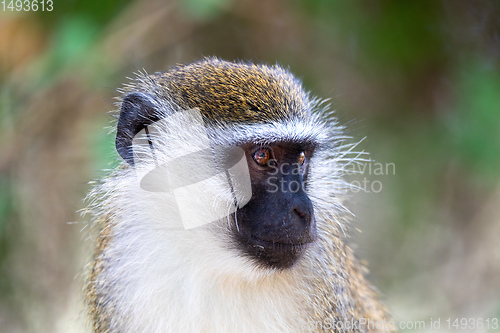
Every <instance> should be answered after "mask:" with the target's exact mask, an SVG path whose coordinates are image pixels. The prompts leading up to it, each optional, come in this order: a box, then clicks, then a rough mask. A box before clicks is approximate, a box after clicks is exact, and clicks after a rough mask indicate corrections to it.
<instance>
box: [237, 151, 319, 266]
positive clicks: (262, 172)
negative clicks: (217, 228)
mask: <svg viewBox="0 0 500 333" xmlns="http://www.w3.org/2000/svg"><path fill="white" fill-rule="evenodd" d="M243 148H244V150H245V152H246V156H247V162H248V167H249V170H250V178H251V182H252V198H251V199H250V201H249V202H248V203H247V204H246V205H245V206H243V207H242V208H240V209H238V211H237V214H236V217H235V221H234V226H233V230H232V231H233V234H234V236H235V239H236V245H237V247H238V248H239V249H240V250H241V251H243V252H244V253H245V254H246V255H247V256H249V257H251V258H252V259H255V261H256V262H257V263H258V264H260V265H263V266H266V267H271V268H278V269H284V268H288V267H291V266H292V265H293V264H294V263H295V262H296V261H297V260H298V259H299V258H300V257H301V255H302V253H303V252H304V250H305V249H306V248H307V246H308V245H309V244H310V243H312V242H314V241H315V239H316V223H315V219H314V211H313V205H312V203H311V200H310V199H309V197H308V196H307V193H306V184H307V173H308V166H309V163H308V162H309V159H310V158H311V156H312V153H313V146H312V145H310V144H297V143H288V142H287V143H276V144H273V145H265V146H263V145H259V146H255V145H251V144H249V145H245V146H243Z"/></svg>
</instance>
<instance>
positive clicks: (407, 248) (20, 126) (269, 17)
mask: <svg viewBox="0 0 500 333" xmlns="http://www.w3.org/2000/svg"><path fill="white" fill-rule="evenodd" d="M53 8H54V10H53V11H51V12H47V11H45V12H42V11H41V10H40V9H39V11H38V12H16V11H15V10H14V11H10V10H9V9H6V10H5V11H3V10H0V85H1V91H0V330H1V331H2V332H82V330H83V329H82V327H83V326H82V322H84V318H85V315H84V313H83V310H82V305H81V299H80V298H81V292H82V275H83V274H84V272H85V264H86V262H87V260H88V256H89V255H90V253H91V244H92V242H91V241H90V240H89V239H87V235H88V233H87V232H86V228H87V227H86V224H85V223H84V222H83V221H84V220H85V219H83V218H81V217H80V216H79V214H78V213H77V210H78V209H81V208H83V207H85V203H84V202H83V199H84V197H85V194H86V192H87V191H88V190H89V188H90V185H88V181H90V180H92V179H96V178H99V177H101V176H102V175H103V174H105V172H104V171H102V169H106V168H108V169H109V168H112V167H113V166H114V165H116V160H117V154H116V153H115V151H114V147H113V141H114V138H113V135H112V134H110V129H109V128H106V127H107V126H109V124H110V120H111V116H110V115H109V113H108V111H111V110H112V109H113V108H114V106H113V97H114V96H116V95H117V92H116V88H118V87H120V86H121V85H122V84H123V83H124V82H126V81H127V79H126V77H127V76H131V75H132V73H133V72H136V71H138V70H142V69H143V68H144V69H145V70H146V71H148V72H150V73H151V72H154V71H157V70H163V69H166V68H168V67H170V66H172V65H175V64H177V63H188V62H191V61H193V60H196V59H200V58H201V57H203V56H212V55H215V56H218V57H221V58H224V59H228V60H238V59H241V60H251V61H255V62H264V63H271V64H274V63H279V64H281V65H283V66H286V67H289V68H290V70H291V71H292V72H293V73H295V74H296V75H297V76H298V77H300V78H301V79H302V80H303V82H304V84H305V86H306V88H307V89H308V90H311V91H312V92H313V93H314V94H315V95H317V96H319V97H321V98H330V99H331V102H332V106H333V108H334V109H335V110H336V111H337V116H338V118H339V120H340V122H341V123H342V124H345V125H346V126H347V127H348V131H349V135H351V136H353V137H354V140H360V139H362V138H363V137H366V138H365V139H364V140H363V142H362V143H361V144H360V145H359V149H363V150H366V151H368V152H369V153H370V156H371V159H373V160H374V161H375V162H377V163H380V164H382V165H388V164H390V163H393V165H394V172H389V173H387V172H386V173H383V174H378V173H376V172H366V171H365V173H364V174H362V175H358V176H357V177H358V178H357V179H358V180H367V181H368V184H373V185H375V184H377V185H382V186H381V187H380V188H378V187H377V188H372V187H368V188H367V191H366V193H356V194H353V195H352V197H351V200H350V204H349V207H350V209H351V210H352V211H353V212H354V214H355V215H356V217H355V218H354V221H353V228H352V231H351V235H352V237H351V239H350V240H349V241H350V242H351V243H352V246H353V247H354V248H355V252H356V253H357V254H358V255H359V256H360V257H361V258H363V259H366V261H367V262H368V263H369V268H370V275H369V277H370V279H371V281H372V282H373V283H374V284H375V285H376V286H377V288H378V289H379V290H380V291H381V294H382V295H383V299H384V301H385V303H386V304H387V305H388V306H389V308H390V309H391V311H392V312H393V313H394V316H395V318H396V319H397V320H403V321H414V320H424V321H427V322H428V321H429V320H430V318H433V319H436V318H442V319H441V325H442V329H443V325H444V320H446V318H448V317H451V318H455V317H459V318H461V317H466V318H485V319H486V318H494V317H496V318H500V297H499V296H500V242H499V238H500V2H499V1H495V0H491V1H488V0H477V1H453V0H442V1H439V0H420V1H416V0H415V1H389V0H387V1H383V0H370V1H357V0H352V1H349V0H342V1H340V0H336V1H334V0H309V1H298V0H295V1H285V0H276V1H268V0H240V1H236V0H186V1H181V0H170V1H162V0H144V1H117V0H108V1H76V0H66V1H55V3H54V6H53ZM372 164H373V163H372ZM359 177H361V178H359ZM374 190H375V191H374ZM357 229H360V230H361V231H362V232H358V230H357ZM428 328H429V327H428V326H427V327H426V329H425V330H419V331H429V329H428ZM444 331H446V329H445V330H444ZM476 331H477V332H483V331H488V330H486V329H482V330H476ZM492 331H493V330H492Z"/></svg>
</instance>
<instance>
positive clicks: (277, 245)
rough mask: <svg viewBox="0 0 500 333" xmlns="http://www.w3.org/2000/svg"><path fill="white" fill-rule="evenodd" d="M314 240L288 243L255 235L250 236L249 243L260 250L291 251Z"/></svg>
mask: <svg viewBox="0 0 500 333" xmlns="http://www.w3.org/2000/svg"><path fill="white" fill-rule="evenodd" d="M313 241H314V240H313V239H311V240H310V241H306V242H296V243H294V242H289V243H284V242H273V241H266V240H263V239H261V238H257V237H255V236H251V237H250V240H249V243H251V245H252V246H253V247H255V248H258V249H261V250H266V249H270V250H272V251H276V250H278V251H293V250H303V249H305V248H306V247H307V245H308V244H310V243H312V242H313Z"/></svg>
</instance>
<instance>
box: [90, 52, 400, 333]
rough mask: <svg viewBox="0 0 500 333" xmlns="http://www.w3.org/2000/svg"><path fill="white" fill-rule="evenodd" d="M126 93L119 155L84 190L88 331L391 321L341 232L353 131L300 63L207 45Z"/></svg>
mask: <svg viewBox="0 0 500 333" xmlns="http://www.w3.org/2000/svg"><path fill="white" fill-rule="evenodd" d="M122 93H123V96H122V97H121V99H120V102H119V106H120V115H119V119H118V123H117V135H116V148H117V150H118V152H119V154H120V156H121V157H122V158H123V160H124V162H123V163H122V165H121V166H120V167H119V168H117V169H116V170H115V171H114V172H113V174H112V175H111V176H110V177H108V178H107V179H105V180H103V182H102V184H100V186H99V187H97V188H96V189H95V190H94V191H93V193H92V194H91V198H92V203H91V207H90V208H91V210H92V212H93V214H94V220H95V222H94V224H95V225H96V226H97V228H98V229H99V236H98V241H97V247H96V252H95V258H94V261H93V264H92V269H91V273H90V278H89V283H88V287H87V288H88V289H87V291H88V301H89V307H90V316H91V320H92V323H93V329H94V331H95V332H100V333H101V332H175V333H177V332H178V333H185V332H251V333H256V332H273V333H274V332H372V331H373V332H374V331H391V330H392V327H390V326H388V325H387V322H388V321H389V320H390V318H388V316H387V313H386V310H385V308H384V306H383V305H381V303H379V301H378V300H377V297H376V293H375V292H374V291H373V290H372V288H371V287H370V285H369V284H368V283H367V281H366V280H365V278H364V276H363V272H364V270H365V269H364V268H363V266H361V265H360V264H359V263H358V262H357V260H356V259H355V257H354V256H353V254H352V252H351V250H350V249H349V247H348V246H346V245H345V244H344V241H343V236H344V230H345V229H346V223H348V215H349V214H348V213H347V210H346V209H345V208H344V206H343V201H344V198H345V197H346V192H347V189H348V188H349V185H348V184H347V183H346V182H345V181H344V180H343V179H342V173H343V172H342V170H343V169H344V168H345V167H346V165H347V163H351V162H353V159H355V157H352V156H349V153H350V150H351V148H352V146H349V145H346V144H344V142H345V136H344V134H343V131H342V128H341V127H340V126H338V125H337V123H336V122H335V120H334V118H333V117H332V116H331V112H330V111H328V108H327V107H325V106H323V104H322V102H320V101H319V100H317V99H315V98H312V97H311V96H310V95H309V93H307V92H306V91H305V90H304V89H303V87H302V85H301V83H300V82H299V81H298V80H297V79H296V78H295V77H294V76H293V75H292V74H291V73H289V72H288V71H287V70H285V69H283V68H281V67H279V66H266V65H255V64H251V63H244V62H239V63H232V62H226V61H222V60H219V59H217V58H206V59H204V60H201V61H199V62H195V63H192V64H188V65H179V66H177V67H174V68H172V69H170V70H168V71H165V72H159V73H155V74H152V75H147V74H140V75H138V77H137V78H135V79H134V80H133V81H132V82H131V83H130V84H129V85H127V86H126V87H125V88H124V89H123V91H122ZM383 323H386V324H385V325H383Z"/></svg>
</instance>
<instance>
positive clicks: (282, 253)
mask: <svg viewBox="0 0 500 333" xmlns="http://www.w3.org/2000/svg"><path fill="white" fill-rule="evenodd" d="M313 241H314V239H310V240H308V241H305V242H304V241H300V242H299V241H297V242H276V241H267V240H263V239H261V238H258V237H255V236H250V237H248V238H246V239H245V240H243V239H240V244H241V245H240V248H241V249H242V250H243V251H244V252H245V254H246V255H247V256H249V257H251V258H253V259H254V260H256V262H257V264H258V265H260V266H263V267H266V268H274V269H280V270H282V269H287V268H290V267H292V266H293V265H294V264H295V263H296V262H297V261H298V260H299V259H300V258H301V257H302V254H303V253H304V252H305V250H306V249H307V248H308V246H309V245H310V244H311V243H312V242H313Z"/></svg>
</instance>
